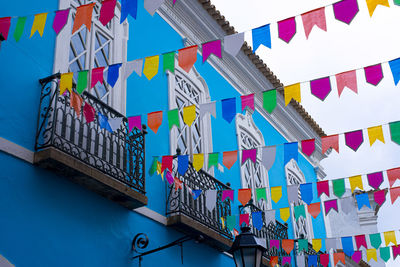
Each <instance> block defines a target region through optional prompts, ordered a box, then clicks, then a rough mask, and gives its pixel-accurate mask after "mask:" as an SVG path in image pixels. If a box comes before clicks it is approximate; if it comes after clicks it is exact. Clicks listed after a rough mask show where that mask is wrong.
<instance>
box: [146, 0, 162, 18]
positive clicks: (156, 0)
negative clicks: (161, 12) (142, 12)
mask: <svg viewBox="0 0 400 267" xmlns="http://www.w3.org/2000/svg"><path fill="white" fill-rule="evenodd" d="M164 2H165V0H144V4H143V6H144V9H146V10H147V12H149V14H150V15H152V16H154V13H156V11H157V9H159V8H160V6H161V5H162V4H163V3H164Z"/></svg>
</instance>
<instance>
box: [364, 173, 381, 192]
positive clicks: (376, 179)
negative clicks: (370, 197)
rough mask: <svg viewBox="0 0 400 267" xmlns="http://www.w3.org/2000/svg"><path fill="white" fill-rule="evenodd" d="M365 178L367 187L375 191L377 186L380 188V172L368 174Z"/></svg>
mask: <svg viewBox="0 0 400 267" xmlns="http://www.w3.org/2000/svg"><path fill="white" fill-rule="evenodd" d="M367 178H368V183H369V185H370V186H371V187H373V188H375V189H379V186H381V184H382V183H383V173H382V172H375V173H369V174H368V175H367Z"/></svg>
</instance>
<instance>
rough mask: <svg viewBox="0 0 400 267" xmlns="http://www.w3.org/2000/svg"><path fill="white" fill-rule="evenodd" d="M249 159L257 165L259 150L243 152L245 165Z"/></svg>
mask: <svg viewBox="0 0 400 267" xmlns="http://www.w3.org/2000/svg"><path fill="white" fill-rule="evenodd" d="M247 159H250V160H251V161H253V162H254V163H256V160H257V148H255V149H246V150H242V164H244V163H245V162H246V160H247Z"/></svg>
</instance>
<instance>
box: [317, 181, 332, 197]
mask: <svg viewBox="0 0 400 267" xmlns="http://www.w3.org/2000/svg"><path fill="white" fill-rule="evenodd" d="M317 192H318V197H320V196H321V195H322V194H323V193H325V195H326V196H328V197H329V181H321V182H317Z"/></svg>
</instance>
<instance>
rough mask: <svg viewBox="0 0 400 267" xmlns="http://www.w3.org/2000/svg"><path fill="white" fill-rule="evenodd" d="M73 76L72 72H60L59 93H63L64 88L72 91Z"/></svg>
mask: <svg viewBox="0 0 400 267" xmlns="http://www.w3.org/2000/svg"><path fill="white" fill-rule="evenodd" d="M73 76H74V73H73V72H69V73H63V74H61V79H60V95H62V94H64V92H65V90H67V89H68V91H69V92H70V93H71V91H72V77H73Z"/></svg>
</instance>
